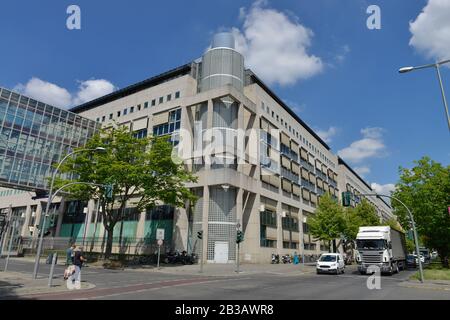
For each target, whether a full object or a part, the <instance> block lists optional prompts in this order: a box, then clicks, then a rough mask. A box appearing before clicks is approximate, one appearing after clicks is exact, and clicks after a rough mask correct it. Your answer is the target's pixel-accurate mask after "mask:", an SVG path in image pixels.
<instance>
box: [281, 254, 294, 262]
mask: <svg viewBox="0 0 450 320" xmlns="http://www.w3.org/2000/svg"><path fill="white" fill-rule="evenodd" d="M281 260H282V261H283V263H292V259H291V256H290V255H289V254H286V255H284V256H282V257H281Z"/></svg>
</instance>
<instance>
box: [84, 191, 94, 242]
mask: <svg viewBox="0 0 450 320" xmlns="http://www.w3.org/2000/svg"><path fill="white" fill-rule="evenodd" d="M87 207H88V212H87V214H86V217H85V219H84V228H85V229H84V231H83V235H84V237H85V238H88V237H89V236H88V234H89V229H90V226H91V220H92V215H93V214H94V212H95V210H97V208H96V204H95V200H93V199H91V200H89V202H88V206H87Z"/></svg>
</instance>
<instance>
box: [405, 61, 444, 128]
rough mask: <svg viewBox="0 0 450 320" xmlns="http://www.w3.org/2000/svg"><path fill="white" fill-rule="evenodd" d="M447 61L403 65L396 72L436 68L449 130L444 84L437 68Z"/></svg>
mask: <svg viewBox="0 0 450 320" xmlns="http://www.w3.org/2000/svg"><path fill="white" fill-rule="evenodd" d="M449 62H450V59H449V60H443V61H440V62H436V63H431V64H426V65H423V66H418V67H403V68H400V69H399V70H398V72H399V73H407V72H410V71H414V70H419V69H426V68H436V73H437V77H438V80H439V85H440V87H441V94H442V101H443V103H444V108H445V113H446V115H447V124H448V130H449V132H450V115H449V112H448V105H447V99H446V98H445V92H444V86H443V84H442V77H441V71H440V69H439V68H440V66H441V65H443V64H445V63H449Z"/></svg>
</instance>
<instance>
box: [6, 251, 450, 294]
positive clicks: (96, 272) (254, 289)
mask: <svg viewBox="0 0 450 320" xmlns="http://www.w3.org/2000/svg"><path fill="white" fill-rule="evenodd" d="M3 265H4V259H2V260H1V261H0V268H1V269H3ZM280 267H282V266H280ZM8 269H9V271H16V272H22V273H24V275H26V276H29V277H31V272H32V270H33V263H32V262H29V261H21V260H16V259H14V260H11V261H10V264H9V268H8ZM63 270H64V267H62V266H57V267H56V271H55V274H57V275H58V276H59V277H61V275H62V273H63ZM280 270H281V269H280ZM311 270H313V269H311ZM413 272H414V271H412V270H408V271H402V272H400V273H399V274H395V275H393V276H383V277H381V289H380V290H376V289H374V290H369V289H368V288H367V285H366V282H367V279H368V276H362V275H359V274H358V273H357V272H356V270H355V267H354V266H350V267H348V268H347V271H346V273H345V274H342V275H337V276H336V275H316V274H315V273H310V274H301V275H300V274H289V273H286V274H283V273H282V272H280V274H274V273H264V272H261V273H252V274H250V273H249V274H245V273H244V274H239V275H236V276H223V277H214V276H205V275H199V274H191V275H188V274H169V273H163V272H155V271H149V270H123V271H122V270H104V269H97V268H89V267H87V268H83V270H82V280H83V281H88V282H91V283H93V284H95V285H96V287H95V288H93V289H89V290H74V291H70V292H65V293H52V294H42V295H39V296H33V298H34V299H52V300H53V299H55V300H58V299H108V300H110V299H112V300H114V299H130V300H148V299H150V300H158V299H160V300H184V299H189V300H197V299H200V300H230V299H231V300H244V299H245V300H248V299H249V300H295V299H332V300H334V299H349V300H365V299H383V300H396V299H406V300H411V299H432V300H435V299H439V300H440V299H445V300H450V291H444V290H434V289H425V288H411V287H405V286H404V284H405V280H407V279H408V278H409V277H410V275H411V274H412V273H413ZM48 273H49V266H48V265H45V264H41V267H40V272H39V277H47V276H48ZM0 298H1V297H0Z"/></svg>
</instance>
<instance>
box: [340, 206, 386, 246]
mask: <svg viewBox="0 0 450 320" xmlns="http://www.w3.org/2000/svg"><path fill="white" fill-rule="evenodd" d="M344 217H345V228H344V231H343V236H344V239H345V240H344V248H345V250H346V251H347V249H350V250H351V251H352V250H353V248H354V241H355V239H356V236H357V234H358V230H359V227H370V226H378V225H380V218H379V217H378V215H377V213H376V210H375V208H374V206H372V205H371V204H370V202H369V201H367V200H366V199H364V198H363V199H362V201H361V203H359V204H358V205H357V206H356V207H355V208H347V210H346V211H345V213H344Z"/></svg>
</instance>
